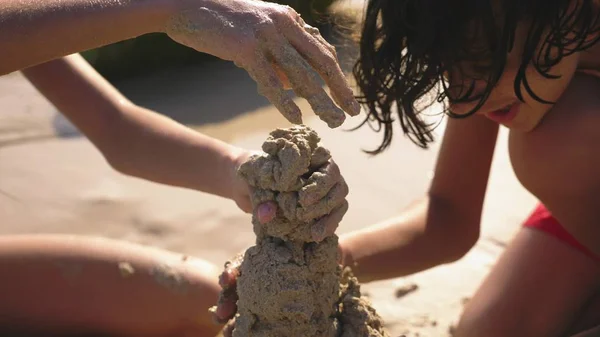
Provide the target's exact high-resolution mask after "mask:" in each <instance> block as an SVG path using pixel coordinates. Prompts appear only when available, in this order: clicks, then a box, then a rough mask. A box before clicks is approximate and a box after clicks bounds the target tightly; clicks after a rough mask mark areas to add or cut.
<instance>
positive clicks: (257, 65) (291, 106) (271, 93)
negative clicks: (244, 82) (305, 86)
mask: <svg viewBox="0 0 600 337" xmlns="http://www.w3.org/2000/svg"><path fill="white" fill-rule="evenodd" d="M246 70H247V71H248V74H250V77H252V78H253V79H254V81H256V83H257V84H258V93H259V94H261V95H263V96H265V97H266V98H267V99H268V100H269V101H270V102H271V104H273V105H274V106H275V107H276V108H277V110H279V112H281V114H282V115H283V116H284V117H285V118H286V119H287V120H288V121H289V122H290V123H293V124H302V113H301V112H300V108H298V106H297V105H296V103H294V100H293V95H292V93H291V92H290V91H286V90H285V89H284V87H283V84H282V83H281V81H280V80H279V76H278V75H277V72H276V71H275V69H274V68H273V66H272V64H271V63H270V62H269V61H268V60H267V59H266V58H265V56H264V55H260V54H257V56H256V59H255V61H254V63H253V64H252V65H251V66H248V67H247V69H246Z"/></svg>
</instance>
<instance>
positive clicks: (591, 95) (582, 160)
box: [509, 43, 600, 240]
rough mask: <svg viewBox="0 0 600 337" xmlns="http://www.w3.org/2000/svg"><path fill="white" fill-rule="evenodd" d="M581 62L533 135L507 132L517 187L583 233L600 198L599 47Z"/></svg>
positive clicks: (532, 132) (562, 220)
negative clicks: (565, 88) (517, 180)
mask: <svg viewBox="0 0 600 337" xmlns="http://www.w3.org/2000/svg"><path fill="white" fill-rule="evenodd" d="M580 64H581V67H580V68H579V69H578V71H577V74H576V75H575V76H574V78H573V80H572V81H571V82H570V84H569V86H568V88H567V90H566V91H565V93H564V94H563V95H562V96H561V98H560V99H559V100H558V102H557V104H556V105H555V106H553V107H552V109H551V110H550V111H549V112H548V113H547V114H546V115H545V116H544V119H543V120H542V122H541V123H540V124H539V125H538V126H537V127H536V128H535V129H534V130H533V131H531V132H527V133H523V132H515V131H511V132H510V137H509V152H510V158H511V163H512V166H513V169H514V172H515V174H516V176H517V178H518V179H519V181H520V182H521V184H522V185H523V186H524V187H525V188H526V189H527V190H528V191H529V192H531V193H532V194H534V195H535V196H536V197H537V198H538V199H539V200H540V201H541V202H542V203H544V204H545V205H546V206H547V207H548V209H549V210H550V211H551V212H552V213H553V214H559V215H560V217H558V218H559V220H560V221H561V222H567V223H563V225H564V226H565V228H567V229H569V228H570V227H572V228H573V229H574V232H578V233H585V229H583V228H582V227H583V226H584V225H583V224H584V223H588V222H589V221H588V220H585V219H589V218H591V217H595V216H596V215H598V214H596V213H594V212H600V210H598V211H594V209H600V196H598V195H596V194H594V193H597V191H598V190H599V189H598V188H596V186H592V185H593V184H595V183H597V181H600V179H598V178H596V177H597V176H600V171H598V169H597V168H598V166H597V163H600V43H599V44H597V46H596V47H594V48H593V49H591V50H590V51H589V52H587V53H586V55H582V58H581V62H580ZM588 176H589V179H588ZM574 181H576V183H574ZM588 181H589V188H588V186H587V185H588ZM576 185H577V186H576ZM594 191H596V192H594ZM594 203H597V204H598V205H594ZM574 213H578V214H574ZM561 218H562V219H561ZM582 219H583V220H585V221H582ZM596 219H597V218H596ZM569 222H571V223H569ZM588 233H589V232H588ZM598 239H599V240H600V238H598Z"/></svg>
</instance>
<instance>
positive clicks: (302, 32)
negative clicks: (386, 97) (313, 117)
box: [281, 16, 360, 116]
mask: <svg viewBox="0 0 600 337" xmlns="http://www.w3.org/2000/svg"><path fill="white" fill-rule="evenodd" d="M297 21H298V22H296V23H290V24H287V25H283V27H282V30H281V31H282V33H283V35H284V36H285V37H286V38H287V39H288V40H289V41H290V43H291V44H292V46H294V48H296V50H297V51H298V52H299V53H300V54H301V55H302V56H303V57H304V58H306V59H307V60H308V62H309V63H310V65H312V66H313V67H314V68H315V70H316V71H317V72H318V73H319V75H321V77H322V78H323V80H325V83H327V86H328V87H329V89H330V91H331V96H332V97H333V99H334V100H335V101H336V103H337V104H338V105H339V106H340V107H342V109H344V111H346V112H347V113H348V114H349V115H350V116H356V115H358V114H359V113H360V105H359V104H358V102H357V101H356V98H355V97H354V93H353V92H352V89H351V88H350V84H349V83H348V79H347V77H346V76H345V75H344V72H343V71H342V69H341V67H340V64H339V60H338V57H337V52H336V50H335V47H334V46H332V45H331V44H330V43H329V42H327V41H326V40H325V39H324V38H323V36H321V33H320V32H319V30H318V29H317V28H315V27H312V26H310V25H308V24H306V23H305V22H304V20H302V18H300V17H299V16H298V20H297Z"/></svg>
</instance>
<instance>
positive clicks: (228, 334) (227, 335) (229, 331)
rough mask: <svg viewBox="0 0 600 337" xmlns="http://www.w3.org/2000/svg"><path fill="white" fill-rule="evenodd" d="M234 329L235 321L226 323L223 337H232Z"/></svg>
mask: <svg viewBox="0 0 600 337" xmlns="http://www.w3.org/2000/svg"><path fill="white" fill-rule="evenodd" d="M234 329H235V319H232V320H230V321H229V322H227V325H225V327H224V328H223V331H222V332H223V337H233V330H234Z"/></svg>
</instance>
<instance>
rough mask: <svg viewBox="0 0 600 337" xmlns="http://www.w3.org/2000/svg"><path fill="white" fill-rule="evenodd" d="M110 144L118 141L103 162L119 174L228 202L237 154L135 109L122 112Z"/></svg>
mask: <svg viewBox="0 0 600 337" xmlns="http://www.w3.org/2000/svg"><path fill="white" fill-rule="evenodd" d="M130 133H133V134H134V135H135V136H133V137H132V136H131V134H130ZM115 139H121V140H122V141H121V142H120V145H116V146H115V148H113V149H112V150H110V152H109V153H108V155H107V158H108V161H109V162H110V163H111V165H112V166H113V167H114V168H115V169H117V170H119V171H120V172H122V173H125V174H128V175H132V176H136V177H139V178H143V179H147V180H151V181H154V182H158V183H162V184H168V185H172V186H179V187H184V188H191V189H195V190H198V191H202V192H206V193H210V194H214V195H219V196H222V197H226V198H230V197H231V193H230V192H231V187H230V186H231V183H232V181H231V180H232V177H233V176H234V172H232V170H234V169H235V167H234V166H232V165H231V164H232V162H233V161H234V159H235V157H236V156H237V155H238V154H239V153H240V152H241V151H242V150H241V149H239V148H237V147H234V146H232V145H229V144H227V143H224V142H222V141H219V140H217V139H214V138H210V137H208V136H205V135H203V134H201V133H198V132H196V131H193V130H191V129H189V128H187V127H185V126H183V125H181V124H179V123H177V122H175V121H173V120H171V119H169V118H167V117H164V116H161V115H159V114H156V113H154V112H152V111H149V110H146V109H143V108H140V107H137V106H132V107H131V108H129V109H127V110H126V112H125V113H124V118H123V121H122V123H120V125H119V129H118V130H116V137H115Z"/></svg>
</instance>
